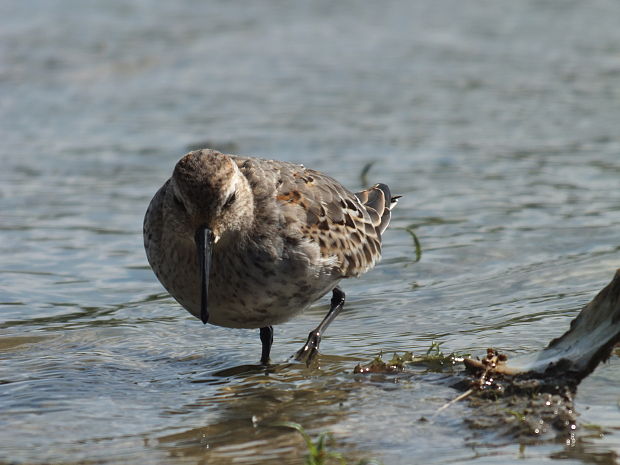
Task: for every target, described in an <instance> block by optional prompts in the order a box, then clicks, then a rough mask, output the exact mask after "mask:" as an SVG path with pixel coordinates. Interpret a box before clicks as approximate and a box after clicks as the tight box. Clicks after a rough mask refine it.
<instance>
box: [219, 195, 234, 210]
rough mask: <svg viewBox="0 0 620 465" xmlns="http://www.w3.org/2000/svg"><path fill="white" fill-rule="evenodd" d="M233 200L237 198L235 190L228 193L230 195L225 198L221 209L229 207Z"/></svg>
mask: <svg viewBox="0 0 620 465" xmlns="http://www.w3.org/2000/svg"><path fill="white" fill-rule="evenodd" d="M235 200H237V191H235V192H233V193H232V194H230V196H229V197H228V198H227V199H226V202H224V205H223V206H222V210H226V209H227V208H229V207H230V206H231V205H232V204H233V203H235Z"/></svg>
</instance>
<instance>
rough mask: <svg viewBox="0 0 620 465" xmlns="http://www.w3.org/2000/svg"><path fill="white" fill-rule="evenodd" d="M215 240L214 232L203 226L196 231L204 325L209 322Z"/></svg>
mask: <svg viewBox="0 0 620 465" xmlns="http://www.w3.org/2000/svg"><path fill="white" fill-rule="evenodd" d="M214 238H215V236H214V235H213V232H212V231H211V230H210V229H209V228H207V227H206V226H201V227H199V228H198V230H197V231H196V237H195V240H196V249H197V252H198V264H199V266H200V319H201V320H202V322H203V323H204V324H207V322H208V321H209V308H208V303H209V271H210V270H211V253H212V252H213V240H214Z"/></svg>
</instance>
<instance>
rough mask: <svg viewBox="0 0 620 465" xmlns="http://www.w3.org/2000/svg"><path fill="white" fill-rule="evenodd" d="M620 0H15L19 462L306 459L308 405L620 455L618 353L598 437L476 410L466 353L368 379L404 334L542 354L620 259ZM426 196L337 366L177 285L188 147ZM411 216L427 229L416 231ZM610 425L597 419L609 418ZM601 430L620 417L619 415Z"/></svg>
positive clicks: (6, 98)
mask: <svg viewBox="0 0 620 465" xmlns="http://www.w3.org/2000/svg"><path fill="white" fill-rule="evenodd" d="M618 17H620V4H618V3H617V2H614V1H611V0H609V1H604V0H601V1H598V0H597V1H595V2H590V3H588V4H584V3H580V2H572V1H569V2H551V1H534V0H532V1H522V2H509V1H498V2H487V1H483V0H479V1H478V0H476V1H473V2H467V3H466V4H465V3H463V2H458V1H450V0H441V1H438V2H425V1H416V2H405V1H402V2H401V1H396V0H395V1H389V2H386V3H377V4H364V5H362V4H359V3H357V2H350V1H341V2H336V3H334V2H327V1H317V2H312V3H311V4H303V5H302V4H299V5H287V4H285V3H281V2H277V1H270V2H260V3H258V2H256V3H250V2H247V3H245V4H243V5H241V4H238V3H231V2H224V1H213V2H201V1H198V0H195V1H191V0H187V1H182V2H174V3H170V2H169V3H166V4H164V3H161V2H154V1H150V0H141V1H134V2H131V1H128V0H125V1H122V0H114V1H108V2H82V1H70V0H65V1H62V2H61V1H37V0H25V1H21V2H5V3H4V4H2V5H0V106H1V108H2V112H1V113H0V131H1V134H2V140H3V143H2V145H1V146H0V160H1V161H2V167H3V169H2V171H1V172H0V230H1V231H0V257H1V258H0V328H1V333H0V360H1V363H0V380H1V381H0V382H1V384H0V460H3V461H4V462H8V463H50V462H52V463H58V462H62V463H77V462H82V461H86V460H88V461H92V462H97V463H120V462H122V463H136V464H138V463H140V464H141V463H162V464H163V463H166V464H171V463H188V464H189V463H205V462H208V463H291V464H293V463H300V461H301V460H302V459H301V457H302V455H303V453H304V448H303V444H302V442H301V439H300V437H299V436H298V435H297V434H296V433H294V432H291V431H287V430H285V429H277V428H274V427H270V426H269V425H270V424H271V423H273V422H278V421H295V422H298V423H300V424H302V425H304V427H305V428H307V429H308V430H309V431H310V432H311V433H312V434H315V433H318V432H321V431H333V432H334V434H335V437H336V440H337V444H336V447H337V448H338V449H339V450H341V451H343V452H344V453H345V455H346V456H347V457H350V458H351V459H352V460H353V459H358V458H363V457H377V458H379V459H381V460H382V461H383V462H384V463H386V464H403V465H404V464H411V463H425V464H428V463H433V464H434V463H436V464H440V463H474V462H475V463H503V464H508V463H520V464H521V463H524V462H529V463H532V464H539V463H547V462H551V461H553V460H556V459H562V460H565V461H566V462H568V463H601V464H612V463H616V461H617V454H618V453H620V436H619V434H620V432H619V429H620V409H619V407H618V401H619V399H620V389H619V388H618V383H617V380H618V377H619V376H620V363H619V361H618V358H617V357H616V356H613V357H612V358H611V360H610V362H609V363H607V364H605V365H603V366H601V367H600V368H599V369H598V370H597V371H596V372H595V373H594V374H593V375H592V376H591V377H590V378H588V379H587V380H586V381H585V382H584V383H583V385H582V386H581V387H580V389H579V393H578V396H577V399H576V402H577V408H578V410H579V412H580V414H581V424H582V425H585V424H596V425H598V426H600V428H601V429H599V430H592V429H588V428H585V427H583V426H581V427H580V428H579V429H578V431H577V436H576V439H575V441H573V442H571V443H569V444H568V445H565V444H564V443H562V442H551V443H549V442H544V443H540V444H535V445H528V446H521V445H520V444H519V441H517V440H511V439H510V438H503V439H498V438H496V437H494V436H492V435H491V434H488V435H487V433H482V434H480V433H479V432H475V431H471V430H470V429H468V427H467V426H466V424H465V422H464V418H465V417H467V416H468V415H472V414H473V413H475V412H472V411H470V410H469V409H468V406H467V403H462V404H456V405H455V406H453V407H452V408H450V409H448V410H446V411H445V412H444V413H442V414H441V415H439V416H437V417H436V418H435V420H434V421H433V422H426V423H424V422H419V421H418V419H419V418H420V417H421V416H430V415H432V414H433V412H434V411H435V410H436V409H437V408H439V407H440V406H441V405H443V404H444V403H445V402H446V401H448V400H449V399H451V398H453V397H454V396H455V395H456V394H457V393H456V391H454V390H453V389H451V388H450V387H449V385H448V383H447V382H446V377H448V376H449V375H448V374H441V373H423V372H419V373H417V372H416V373H413V374H411V375H410V376H402V377H387V378H381V379H376V378H372V379H371V378H363V377H359V376H354V375H353V374H352V369H353V367H354V365H355V364H356V363H357V362H358V361H367V360H369V359H370V358H372V357H374V356H375V355H376V354H378V353H379V352H381V351H384V352H386V353H390V352H391V351H404V350H413V351H414V352H416V353H423V352H425V351H426V349H427V348H428V347H429V346H430V344H431V343H432V342H433V341H436V342H440V343H441V348H442V349H443V350H444V351H445V352H450V351H460V352H466V353H467V352H469V353H474V354H482V353H483V352H484V350H485V348H486V347H489V346H492V347H497V348H500V349H502V350H504V351H506V352H508V353H509V354H510V353H513V354H514V353H523V352H530V351H533V350H536V349H538V348H540V347H542V346H544V345H545V343H546V342H547V341H548V340H549V339H551V338H552V337H555V336H558V335H559V334H561V333H562V332H563V331H564V330H565V329H566V328H567V326H568V324H569V322H570V320H571V318H573V317H574V316H575V315H576V314H577V312H578V311H579V309H580V308H581V306H583V305H584V304H585V303H587V302H588V301H589V300H590V299H591V298H592V297H593V296H594V295H595V294H596V292H597V291H598V290H599V289H601V288H602V287H603V286H604V285H605V284H607V282H608V281H609V280H610V279H611V277H612V276H613V273H614V270H615V269H616V268H617V267H618V266H619V263H620V244H619V241H618V237H619V235H618V231H619V226H620V197H619V196H618V188H619V186H620V138H619V137H618V127H620V86H619V85H618V84H619V83H620V29H619V28H618V27H617V18H618ZM195 145H198V146H202V145H211V146H215V147H216V148H218V147H221V148H223V149H224V150H226V151H232V152H237V153H243V154H250V155H255V156H263V157H269V158H277V159H283V160H289V161H294V162H300V163H304V164H305V165H306V166H310V167H313V168H316V169H320V170H323V171H325V172H327V173H329V174H331V175H332V176H334V177H336V178H338V179H339V180H341V181H342V182H343V183H344V184H345V185H347V186H348V187H349V188H351V189H358V188H360V187H362V186H361V183H360V172H361V170H362V167H363V166H364V165H365V164H366V163H369V162H375V164H374V165H373V166H372V168H371V169H370V172H369V174H368V178H369V182H373V183H374V182H386V183H389V184H390V186H391V188H392V190H393V191H394V192H395V193H398V194H401V195H403V198H402V200H401V201H400V203H399V206H398V209H397V210H396V211H395V212H394V219H393V223H392V225H393V226H392V228H391V230H390V231H389V232H388V233H386V234H385V237H384V243H385V245H384V259H383V261H382V262H381V263H380V264H379V266H377V268H376V269H375V270H373V271H372V272H371V273H369V274H367V275H366V276H364V277H363V278H362V279H359V280H351V281H347V282H345V283H343V284H344V286H343V287H344V290H345V292H346V293H347V299H348V301H347V306H346V310H345V312H344V313H343V315H342V316H341V317H340V318H339V319H338V320H337V321H336V322H335V323H334V324H333V325H332V326H331V327H330V329H329V333H328V336H326V337H325V339H324V342H323V344H322V352H323V355H322V357H321V363H320V365H321V368H320V370H308V369H306V368H304V367H303V366H301V365H299V364H289V363H288V362H287V360H288V358H289V357H290V355H291V354H293V353H294V352H295V350H297V349H298V348H299V347H300V346H301V344H302V343H303V341H304V340H305V337H306V335H307V333H308V331H309V330H310V329H311V328H312V327H314V326H315V325H316V324H317V323H318V321H319V320H320V319H321V318H322V316H323V314H324V313H325V311H326V305H327V303H328V299H327V298H326V299H324V300H323V301H321V302H318V303H317V304H316V305H315V306H314V307H312V309H311V310H310V311H308V312H306V314H304V315H303V316H301V317H299V318H297V319H295V320H294V321H291V322H289V323H286V324H284V325H281V326H279V327H277V328H276V335H275V337H276V342H275V346H274V349H273V353H272V358H273V360H274V362H276V367H274V369H273V370H269V371H268V372H265V370H256V369H252V368H251V367H244V366H245V365H252V364H256V363H257V361H258V359H259V357H260V342H259V340H258V331H244V330H230V329H225V328H217V327H203V325H202V324H201V323H200V322H199V321H198V320H196V319H194V318H192V317H191V316H190V315H189V314H187V313H186V312H185V311H184V310H182V309H181V308H180V307H179V306H178V305H177V304H176V303H175V302H174V300H173V299H171V298H170V297H169V296H168V295H167V294H166V293H165V292H164V291H163V289H162V288H161V286H160V285H159V284H158V282H157V281H156V279H155V277H154V275H153V274H152V272H151V271H150V269H149V268H148V266H147V263H146V258H145V256H144V252H143V250H142V238H141V224H142V217H143V214H144V211H145V209H146V206H147V205H148V202H149V200H150V198H151V196H152V195H153V194H154V192H155V191H156V190H157V188H158V187H159V186H160V185H161V184H162V183H163V182H164V181H165V179H166V178H167V177H168V176H169V175H170V172H171V170H172V168H173V166H174V163H175V161H176V160H177V159H178V158H179V157H180V156H181V155H182V154H183V153H184V152H185V151H186V150H187V148H188V147H189V146H195ZM406 227H413V228H415V231H416V233H417V234H418V236H419V238H420V240H421V242H422V247H423V255H422V260H421V261H419V262H417V263H416V262H415V248H414V246H413V242H412V239H411V236H410V235H409V233H408V232H407V231H406V230H405V228H406ZM592 431H595V432H594V433H593V432H592ZM600 431H602V433H601V432H600Z"/></svg>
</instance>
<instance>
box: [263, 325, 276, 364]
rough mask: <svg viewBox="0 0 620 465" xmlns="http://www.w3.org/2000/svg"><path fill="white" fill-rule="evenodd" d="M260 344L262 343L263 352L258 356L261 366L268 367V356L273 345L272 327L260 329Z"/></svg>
mask: <svg viewBox="0 0 620 465" xmlns="http://www.w3.org/2000/svg"><path fill="white" fill-rule="evenodd" d="M260 342H262V343H263V352H262V354H261V356H260V363H261V364H262V365H269V354H270V353H271V344H273V327H272V326H265V327H264V328H261V329H260Z"/></svg>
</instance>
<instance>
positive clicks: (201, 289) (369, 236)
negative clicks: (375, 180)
mask: <svg viewBox="0 0 620 465" xmlns="http://www.w3.org/2000/svg"><path fill="white" fill-rule="evenodd" d="M397 199H398V197H392V196H391V194H390V189H389V188H388V186H386V185H385V184H376V185H374V186H373V187H370V188H369V189H366V190H364V191H361V192H357V193H355V194H353V193H352V192H350V191H348V190H347V189H345V188H344V187H343V186H342V185H341V184H340V183H338V182H337V181H336V180H334V179H332V178H331V177H329V176H327V175H325V174H323V173H320V172H319V171H315V170H312V169H308V168H305V167H304V166H303V165H297V164H293V163H287V162H281V161H274V160H264V159H260V158H252V157H244V156H236V155H225V154H222V153H220V152H217V151H215V150H210V149H203V150H196V151H192V152H190V153H188V154H187V155H185V156H184V157H183V158H181V160H179V162H178V163H177V164H176V166H175V168H174V171H173V173H172V177H171V178H170V179H168V180H167V181H166V182H165V183H164V185H163V186H162V187H161V188H160V189H159V190H158V191H157V193H156V194H155V196H154V197H153V199H152V200H151V203H150V205H149V207H148V209H147V211H146V215H145V217H144V247H145V249H146V255H147V257H148V261H149V263H150V265H151V267H152V269H153V271H154V272H155V275H156V276H157V278H158V279H159V281H160V282H161V283H162V285H163V286H164V287H165V288H166V290H167V291H168V292H169V293H170V294H171V295H172V296H173V297H174V298H175V299H176V300H177V301H178V302H179V303H180V304H181V305H182V306H183V307H184V308H185V309H186V310H187V311H189V312H190V313H191V314H192V315H194V316H195V317H197V318H200V319H201V320H202V322H203V323H204V324H207V323H210V324H214V325H218V326H225V327H230V328H260V340H261V342H262V352H261V358H260V361H261V363H262V364H264V365H266V364H268V363H269V354H270V352H271V345H272V343H273V325H276V324H278V323H282V322H284V321H286V320H289V319H290V318H292V317H293V316H295V315H296V314H298V313H300V312H301V311H303V310H304V309H306V308H307V307H308V306H310V305H311V304H312V303H313V302H315V301H316V300H318V299H319V298H321V297H322V296H324V295H325V294H326V293H328V292H329V291H332V299H331V304H330V308H329V311H328V313H327V315H326V316H325V318H324V319H323V321H322V322H321V323H320V324H319V325H318V326H317V327H316V328H315V329H314V330H313V331H311V332H310V334H309V336H308V340H307V342H306V344H305V345H304V346H303V347H302V348H301V349H300V350H299V351H298V352H297V353H296V354H295V358H296V359H297V360H299V361H304V360H305V361H306V363H307V364H308V365H309V364H310V363H311V361H312V360H313V359H314V358H315V356H316V355H317V353H318V349H319V343H320V341H321V336H322V335H323V333H324V332H325V329H326V328H327V327H328V326H329V324H330V323H331V322H332V321H333V320H334V318H336V316H337V315H338V314H339V313H340V311H341V310H342V307H343V305H344V301H345V294H344V292H343V291H342V290H341V289H340V287H338V283H339V282H340V281H341V280H342V279H343V278H349V277H357V276H359V275H361V274H362V273H365V272H366V271H368V270H369V269H370V268H372V267H373V266H374V265H375V263H376V262H377V261H378V260H379V258H380V256H381V235H382V234H383V232H384V231H385V229H386V228H387V226H388V223H389V222H390V215H391V210H392V208H393V207H394V206H395V205H396V202H397Z"/></svg>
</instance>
